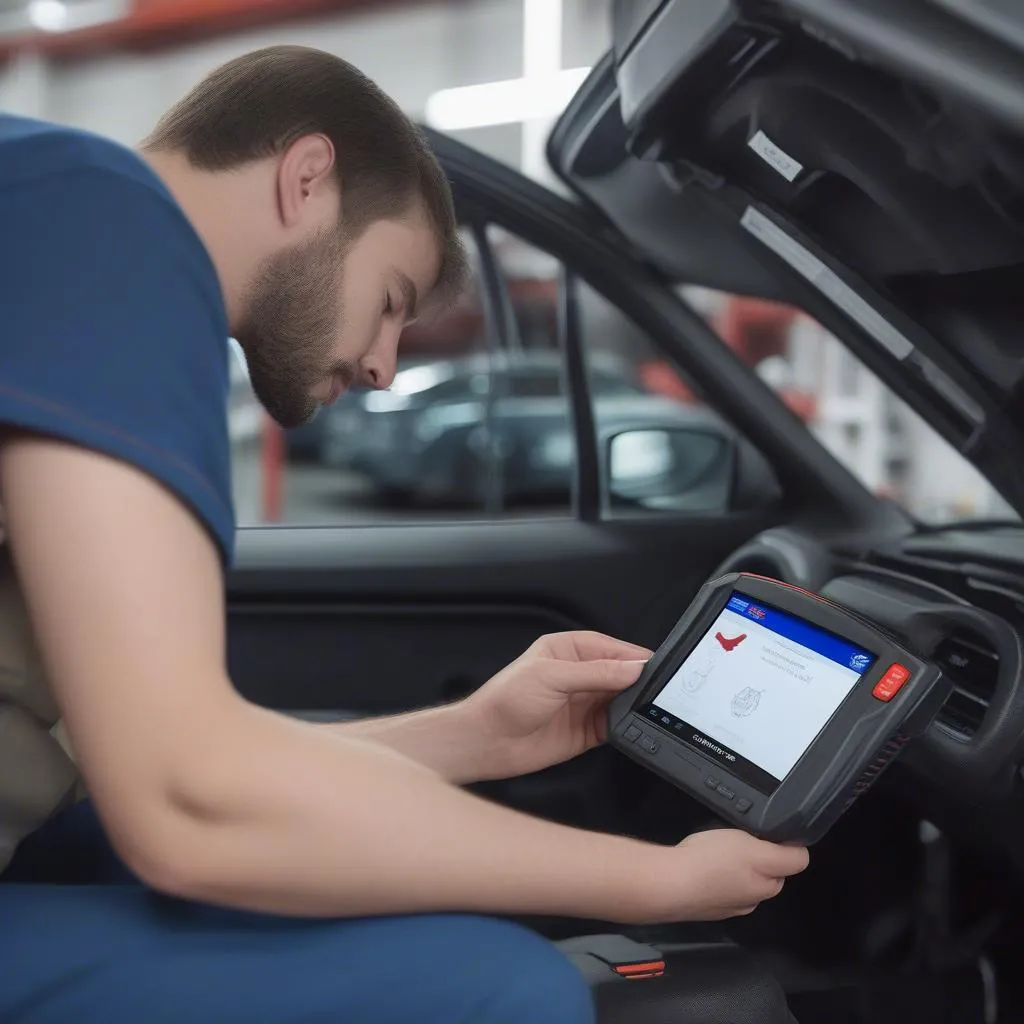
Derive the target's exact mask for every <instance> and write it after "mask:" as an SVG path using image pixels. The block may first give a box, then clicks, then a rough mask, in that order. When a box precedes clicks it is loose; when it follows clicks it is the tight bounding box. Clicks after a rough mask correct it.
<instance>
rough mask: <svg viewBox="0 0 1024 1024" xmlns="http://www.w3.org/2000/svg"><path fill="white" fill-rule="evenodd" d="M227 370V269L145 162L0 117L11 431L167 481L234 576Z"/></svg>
mask: <svg viewBox="0 0 1024 1024" xmlns="http://www.w3.org/2000/svg"><path fill="white" fill-rule="evenodd" d="M228 357H229V354H228V325H227V317H226V313H225V309H224V301H223V297H222V295H221V291H220V285H219V282H218V279H217V273H216V270H215V268H214V266H213V263H212V262H211V260H210V257H209V255H208V253H207V251H206V249H205V247H204V246H203V244H202V242H201V241H200V239H199V236H198V235H197V234H196V232H195V231H194V230H193V228H192V226H191V224H190V223H189V221H188V220H187V218H186V217H185V215H184V213H183V212H182V210H181V208H180V207H179V206H178V205H177V203H176V202H175V201H174V199H173V197H172V196H171V194H170V192H168V190H167V189H166V188H165V187H164V185H163V184H162V183H161V181H160V180H159V178H157V176H156V175H155V174H154V173H153V172H152V171H151V170H150V169H149V167H148V166H147V165H146V163H145V162H144V161H143V160H142V159H141V158H139V157H138V156H137V155H136V154H135V153H133V152H132V151H131V150H129V149H126V148H124V147H122V146H119V145H117V144H116V143H113V142H109V141H107V140H105V139H101V138H99V137H96V136H93V135H89V134H86V133H84V132H78V131H75V130H72V129H68V128H62V127H57V126H55V125H51V124H46V123H43V122H40V121H32V120H27V119H25V118H20V117H11V116H7V115H0V423H6V424H13V425H16V426H19V427H24V428H27V429H30V430H36V431H39V432H41V433H45V434H48V435H52V436H56V437H60V438H64V439H67V440H69V441H72V442H75V443H77V444H80V445H83V446H85V447H88V448H91V449H95V450H98V451H100V452H104V453H106V454H108V455H111V456H113V457H115V458H118V459H121V460H123V461H125V462H128V463H131V464H132V465H134V466H137V467H138V468H139V469H141V470H142V471H144V472H146V473H148V474H150V475H151V476H153V477H155V478H156V479H157V480H159V481H160V482H161V483H163V484H164V485H165V486H166V487H168V488H169V489H170V490H171V492H172V493H174V494H176V495H177V496H178V497H179V498H180V499H181V500H182V501H183V502H185V503H186V505H187V506H189V507H190V508H191V510H192V511H193V513H194V514H195V515H196V516H197V517H198V518H199V520H200V522H202V523H203V524H204V526H205V527H206V528H207V529H208V530H209V531H210V533H211V534H212V536H213V537H214V539H215V540H216V542H217V545H218V547H219V549H220V553H221V556H222V558H223V560H224V562H225V564H229V563H230V561H231V558H232V554H233V546H234V531H235V519H234V509H233V506H232V499H231V467H230V456H231V450H230V442H229V437H228V426H227V393H228V380H229V378H228ZM70 514H73V510H71V513H70Z"/></svg>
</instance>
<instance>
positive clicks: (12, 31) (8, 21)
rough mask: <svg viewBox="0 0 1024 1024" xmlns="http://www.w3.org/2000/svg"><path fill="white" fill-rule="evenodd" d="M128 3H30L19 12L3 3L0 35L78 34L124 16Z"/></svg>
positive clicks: (106, 0)
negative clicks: (33, 33) (81, 30)
mask: <svg viewBox="0 0 1024 1024" xmlns="http://www.w3.org/2000/svg"><path fill="white" fill-rule="evenodd" d="M128 4H129V0H31V3H28V4H24V5H23V6H19V8H18V9H17V10H13V9H5V8H4V7H3V0H0V34H3V35H21V34H22V33H31V32H53V33H56V32H75V31H77V30H78V29H83V28H92V27H93V26H94V25H102V24H103V23H104V22H109V21H116V20H118V19H119V18H123V17H125V16H126V15H127V14H128V13H129V11H128Z"/></svg>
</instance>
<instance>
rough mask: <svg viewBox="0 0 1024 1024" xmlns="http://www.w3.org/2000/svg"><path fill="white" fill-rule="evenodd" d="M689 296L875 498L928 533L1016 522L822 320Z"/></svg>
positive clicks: (772, 306)
mask: <svg viewBox="0 0 1024 1024" xmlns="http://www.w3.org/2000/svg"><path fill="white" fill-rule="evenodd" d="M681 291H682V294H683V297H684V298H686V299H687V300H688V301H689V302H691V304H692V305H694V306H695V307H696V308H697V309H698V310H699V311H700V312H701V313H702V314H703V315H704V316H705V318H706V319H707V321H708V322H709V324H710V325H711V326H712V327H714V329H715V331H716V333H717V334H718V335H719V337H721V338H722V340H723V341H724V342H725V343H726V344H728V345H730V346H731V347H732V348H733V349H734V350H735V351H736V352H737V354H738V355H739V356H740V358H741V359H743V361H744V362H745V363H746V364H747V365H748V366H750V367H751V368H752V369H754V371H755V372H756V373H757V374H758V375H759V376H760V377H761V378H762V379H763V380H764V381H765V382H766V383H768V384H769V385H770V386H771V387H772V388H773V389H774V390H775V391H776V392H777V393H778V394H779V395H780V396H781V397H782V399H783V400H784V401H785V402H786V404H787V405H788V406H789V407H790V408H791V409H792V410H793V411H794V412H795V413H796V414H797V416H798V417H799V418H800V419H801V420H803V422H804V423H805V424H806V426H807V429H808V430H809V431H811V432H812V433H813V434H814V435H815V436H816V437H817V438H818V439H819V440H820V441H821V442H822V444H823V445H824V446H825V447H826V448H828V450H829V451H830V452H831V453H832V454H833V455H834V456H835V457H836V458H837V459H838V460H839V461H840V462H842V463H843V465H845V466H846V467H847V468H848V469H849V470H850V471H851V472H852V473H853V474H854V475H855V476H857V477H858V479H860V480H861V482H862V483H863V484H864V485H865V486H866V487H868V488H869V489H870V490H871V491H872V492H874V493H875V494H877V495H879V496H884V497H888V498H890V499H892V500H893V501H895V502H897V503H898V504H900V505H901V506H902V507H903V508H905V509H906V510H907V511H908V512H909V513H910V514H911V515H913V516H914V517H916V518H917V519H919V520H921V521H922V522H925V523H928V524H935V525H940V524H944V523H950V522H956V521H960V520H969V519H978V518H981V519H987V518H990V517H994V518H1006V517H1011V518H1016V516H1015V514H1014V513H1013V511H1012V509H1011V507H1010V506H1009V505H1008V504H1007V503H1006V502H1005V501H1004V500H1003V499H1002V498H1001V497H1000V496H999V494H998V493H997V492H996V491H995V489H994V488H993V487H992V485H991V484H989V483H988V481H987V480H985V478H984V477H982V476H981V474H980V473H978V471H977V470H976V469H975V468H974V467H973V466H972V465H971V464H970V463H969V462H968V461H967V459H965V458H964V456H962V455H961V454H960V453H959V452H958V451H956V449H955V448H953V447H952V446H951V445H950V444H948V443H947V442H946V441H945V440H944V439H943V438H942V437H941V436H940V435H939V434H938V433H937V432H936V431H935V430H934V428H932V427H931V426H929V424H928V423H926V422H925V421H924V420H923V419H922V418H921V417H920V416H918V415H917V414H916V413H915V412H914V411H913V410H912V409H911V408H910V407H909V406H907V404H906V403H905V402H903V401H902V400H901V399H900V398H899V397H897V396H896V395H895V394H894V393H893V392H892V390H891V389H890V388H889V387H888V386H887V385H885V384H884V383H883V382H882V381H881V380H880V379H879V378H878V377H877V376H876V375H875V374H873V373H872V372H871V371H870V370H869V369H868V368H867V367H866V366H864V364H863V363H861V361H860V360H859V359H857V357H856V356H855V355H854V354H853V353H852V352H850V350H849V349H848V348H847V347H846V346H845V345H843V344H842V342H841V341H839V340H838V339H837V338H835V337H834V336H833V335H832V334H830V333H829V332H828V331H827V330H825V328H824V327H822V326H821V325H820V324H818V323H817V322H816V321H815V320H813V319H812V318H810V317H809V316H807V315H806V314H804V313H803V312H801V311H799V310H796V309H793V308H791V307H789V306H784V305H780V304H777V303H772V302H767V301H764V300H761V299H752V298H748V297H745V296H739V295H731V294H727V293H724V292H717V291H711V290H709V289H704V288H683V289H681Z"/></svg>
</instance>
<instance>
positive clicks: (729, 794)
mask: <svg viewBox="0 0 1024 1024" xmlns="http://www.w3.org/2000/svg"><path fill="white" fill-rule="evenodd" d="M716 792H717V793H718V795H719V796H724V797H725V799H726V800H731V799H732V798H733V797H734V796H735V795H736V790H734V789H730V788H729V787H728V786H725V785H722V786H719V787H718V789H717V790H716Z"/></svg>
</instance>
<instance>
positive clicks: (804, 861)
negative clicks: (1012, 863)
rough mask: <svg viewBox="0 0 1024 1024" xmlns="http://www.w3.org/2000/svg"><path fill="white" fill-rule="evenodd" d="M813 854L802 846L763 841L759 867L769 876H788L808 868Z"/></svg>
mask: <svg viewBox="0 0 1024 1024" xmlns="http://www.w3.org/2000/svg"><path fill="white" fill-rule="evenodd" d="M810 861H811V855H810V853H808V851H807V850H806V849H805V848H804V847H802V846H780V845H778V844H776V843H763V844H762V850H761V859H760V862H759V863H758V869H759V870H760V871H761V872H762V874H764V875H766V876H767V877H768V878H788V877H789V876H790V875H798V874H800V872H801V871H804V870H806V868H807V865H808V864H810Z"/></svg>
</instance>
